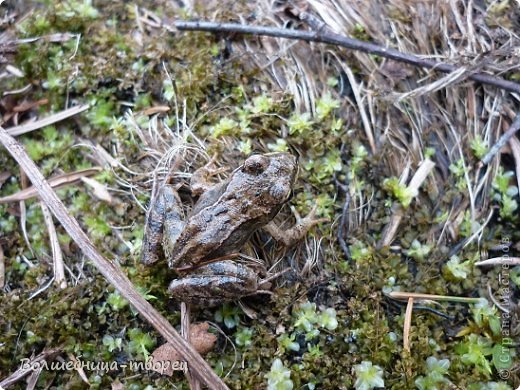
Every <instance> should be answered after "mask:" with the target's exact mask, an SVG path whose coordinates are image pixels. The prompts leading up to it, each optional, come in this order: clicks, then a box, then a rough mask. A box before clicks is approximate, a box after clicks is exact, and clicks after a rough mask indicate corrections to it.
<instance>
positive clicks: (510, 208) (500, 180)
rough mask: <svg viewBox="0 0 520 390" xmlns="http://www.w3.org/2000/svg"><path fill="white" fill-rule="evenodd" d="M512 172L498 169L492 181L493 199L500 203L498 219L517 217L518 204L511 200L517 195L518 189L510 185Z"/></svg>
mask: <svg viewBox="0 0 520 390" xmlns="http://www.w3.org/2000/svg"><path fill="white" fill-rule="evenodd" d="M513 176H514V172H512V171H507V172H504V170H503V168H502V167H500V169H499V171H498V173H497V175H496V176H495V177H494V179H493V189H494V190H495V193H494V195H493V198H494V199H495V200H496V201H498V202H499V203H500V211H499V213H500V217H502V218H506V219H512V218H514V217H516V216H517V213H515V212H516V210H517V209H518V202H517V201H516V200H515V199H513V198H514V197H515V196H517V194H518V188H517V187H516V186H514V185H510V182H511V179H512V178H513Z"/></svg>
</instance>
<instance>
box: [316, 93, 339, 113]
mask: <svg viewBox="0 0 520 390" xmlns="http://www.w3.org/2000/svg"><path fill="white" fill-rule="evenodd" d="M338 107H339V101H338V100H335V99H333V98H332V95H331V94H330V92H327V93H325V94H324V95H323V96H322V97H321V98H320V99H318V102H317V103H316V117H317V118H318V120H323V119H325V118H326V117H328V116H329V115H330V113H331V112H332V110H334V109H335V108H338Z"/></svg>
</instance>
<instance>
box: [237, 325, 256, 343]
mask: <svg viewBox="0 0 520 390" xmlns="http://www.w3.org/2000/svg"><path fill="white" fill-rule="evenodd" d="M252 339H253V329H251V328H240V329H239V330H238V331H237V332H236V333H235V342H236V343H237V345H239V346H241V347H249V346H251V344H252V343H253V341H252Z"/></svg>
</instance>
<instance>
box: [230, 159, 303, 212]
mask: <svg viewBox="0 0 520 390" xmlns="http://www.w3.org/2000/svg"><path fill="white" fill-rule="evenodd" d="M239 170H240V171H241V172H242V173H243V174H245V175H247V176H248V177H249V179H250V180H249V183H251V184H250V185H251V186H252V187H253V188H254V189H255V191H256V193H257V194H259V193H262V195H264V196H263V197H264V200H267V199H266V197H267V198H268V199H269V200H268V201H269V203H272V204H282V203H285V202H286V201H287V200H289V198H290V196H291V192H292V187H293V185H294V181H295V180H296V174H297V172H298V164H297V162H296V157H295V156H293V155H292V154H290V153H268V154H254V155H252V156H250V157H249V158H248V159H247V160H246V161H245V162H244V164H243V165H242V166H241V167H240V168H239Z"/></svg>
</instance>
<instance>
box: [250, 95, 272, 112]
mask: <svg viewBox="0 0 520 390" xmlns="http://www.w3.org/2000/svg"><path fill="white" fill-rule="evenodd" d="M272 108H273V99H271V98H270V97H268V96H266V95H260V96H257V97H255V98H254V99H253V107H251V112H252V113H253V114H260V113H267V112H269V111H271V109H272Z"/></svg>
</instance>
